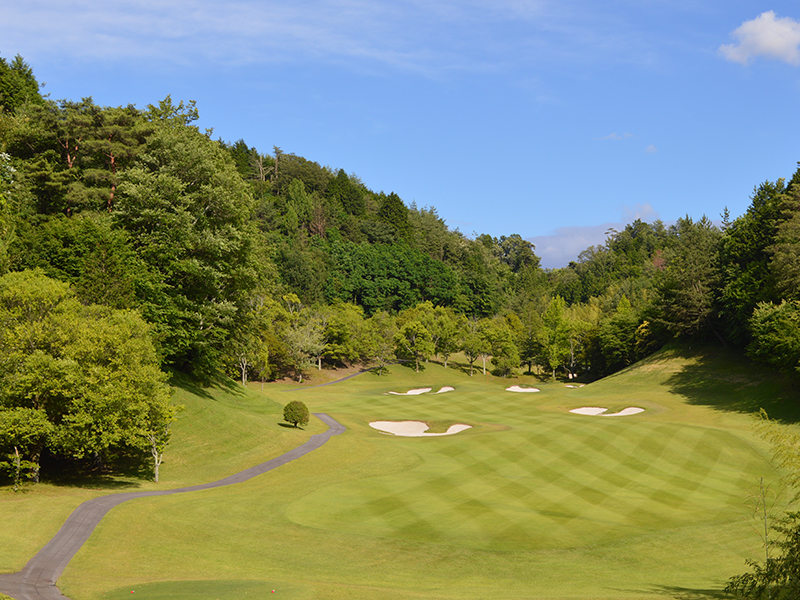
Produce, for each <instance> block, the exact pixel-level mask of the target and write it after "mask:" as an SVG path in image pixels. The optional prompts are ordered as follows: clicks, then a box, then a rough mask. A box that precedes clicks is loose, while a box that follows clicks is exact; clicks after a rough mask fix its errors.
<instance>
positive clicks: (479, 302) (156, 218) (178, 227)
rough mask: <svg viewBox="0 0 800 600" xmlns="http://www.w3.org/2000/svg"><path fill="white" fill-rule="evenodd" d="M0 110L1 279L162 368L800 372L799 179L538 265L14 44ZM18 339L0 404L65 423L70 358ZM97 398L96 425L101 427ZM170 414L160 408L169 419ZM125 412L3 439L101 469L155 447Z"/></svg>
mask: <svg viewBox="0 0 800 600" xmlns="http://www.w3.org/2000/svg"><path fill="white" fill-rule="evenodd" d="M0 107H2V109H1V110H0V275H3V277H4V278H5V277H12V279H11V280H9V283H7V284H4V285H8V286H11V287H12V288H13V287H14V286H17V285H19V284H18V281H17V280H14V279H13V277H23V276H24V277H27V278H29V279H28V281H36V282H38V283H36V286H40V287H42V289H46V288H47V286H53V285H56V284H58V285H65V286H67V287H66V288H64V289H66V290H68V291H65V292H63V294H66V296H64V297H65V298H68V301H67V300H65V302H67V305H69V306H72V307H73V308H74V310H75V311H77V313H76V314H78V313H79V315H78V316H75V317H74V318H76V319H84V318H89V319H90V320H91V318H90V317H88V316H87V314H84V313H81V311H86V310H89V309H90V308H91V311H95V312H97V313H98V314H99V312H102V311H107V314H108V315H123V314H124V315H127V316H126V317H125V318H126V319H134V318H136V319H140V320H141V323H142V325H141V327H140V329H139V331H141V332H142V333H141V338H142V340H144V339H147V340H149V341H148V342H147V343H149V344H150V345H151V347H152V350H148V352H152V355H150V354H148V357H149V358H147V361H155V362H154V363H153V364H156V365H158V366H160V369H161V370H158V369H157V370H158V372H162V371H163V370H168V369H169V370H172V371H174V372H183V373H186V374H188V375H189V376H191V377H194V378H195V379H197V380H199V381H205V382H208V381H211V380H213V379H215V378H217V377H219V376H220V375H227V376H233V377H236V378H237V379H239V380H241V381H242V383H246V382H247V381H248V380H249V379H260V380H262V381H264V380H271V379H276V378H281V377H293V378H295V379H298V380H302V378H303V377H305V376H307V375H308V374H309V373H310V372H312V371H313V370H314V369H321V368H325V367H332V366H342V365H352V364H363V365H374V366H378V367H381V366H384V365H386V364H387V363H388V362H390V361H393V360H398V359H400V360H405V361H409V362H408V364H413V365H414V368H421V367H422V366H424V363H425V361H426V360H431V359H435V360H439V361H441V362H442V363H443V364H445V365H447V364H448V362H449V361H450V360H451V357H453V356H454V355H459V357H463V360H464V361H465V365H466V367H467V368H468V369H469V371H470V372H474V370H475V369H476V368H479V369H481V371H482V372H483V371H484V370H485V369H487V366H488V369H491V370H492V371H493V372H494V373H495V374H497V375H505V376H508V375H513V374H514V373H516V372H518V370H519V369H520V368H525V369H527V370H528V371H533V370H537V371H538V372H541V373H546V374H547V375H548V376H550V377H556V376H559V375H561V376H565V377H582V378H585V379H587V380H591V379H596V378H599V377H602V376H605V375H608V374H610V373H613V372H615V371H618V370H620V369H622V368H624V367H626V366H628V365H630V364H632V363H633V362H635V361H637V360H639V359H640V358H642V357H644V356H647V355H648V354H650V353H652V352H654V351H655V350H657V349H658V348H660V347H661V346H663V345H664V344H666V343H668V342H670V341H671V340H674V339H691V340H706V339H707V340H713V341H716V342H717V343H721V344H725V345H727V346H731V347H734V348H737V349H739V350H741V351H742V352H746V353H747V354H748V355H749V356H751V357H752V358H753V359H754V360H756V361H761V362H764V363H768V364H771V365H773V366H775V367H778V368H781V369H784V370H787V371H790V372H795V373H796V371H797V369H798V365H800V324H799V323H800V297H798V294H800V258H798V257H799V256H800V253H798V243H800V216H798V215H799V214H800V187H798V185H800V171H798V172H797V173H795V174H794V175H793V176H792V177H791V178H790V179H789V180H788V182H787V181H786V180H785V179H777V180H776V181H775V182H770V181H766V182H764V183H762V184H760V185H758V186H757V187H756V188H755V190H754V192H753V195H752V198H751V204H750V206H749V208H748V210H747V212H746V213H745V214H743V215H741V216H739V217H737V218H735V219H732V220H731V218H730V216H729V215H728V213H727V210H724V212H723V215H722V221H721V224H720V225H719V226H718V225H715V224H714V223H713V222H712V221H711V220H710V219H708V218H707V217H705V216H703V217H701V218H700V219H693V218H691V217H689V216H688V215H687V216H686V217H684V218H681V219H678V221H677V222H675V223H674V224H671V225H665V224H664V223H661V222H659V221H656V222H654V223H645V222H642V221H639V220H637V221H634V222H633V223H630V224H628V225H626V226H625V227H624V228H623V229H622V230H621V231H609V232H608V235H607V239H606V241H605V243H604V244H602V245H598V246H593V247H590V248H587V249H586V250H585V251H583V252H582V253H581V254H580V255H579V256H578V257H577V259H576V260H575V261H573V262H571V263H570V264H569V265H568V266H567V267H565V268H561V269H542V267H541V265H540V261H539V258H538V257H537V256H536V254H535V248H534V247H533V245H532V244H530V243H529V242H527V241H526V240H524V239H523V238H522V237H521V236H520V235H518V234H511V235H508V236H500V237H492V236H489V235H486V234H478V233H473V234H471V235H465V234H464V233H462V232H460V231H459V230H458V229H455V230H453V229H450V228H449V227H447V225H446V224H445V222H444V220H443V219H442V218H441V217H440V216H439V215H438V213H437V211H436V209H435V208H432V207H417V206H416V205H415V204H413V203H412V204H410V205H406V203H404V202H403V200H402V199H401V198H400V197H399V196H398V195H397V194H395V193H393V192H390V193H388V194H387V193H385V192H383V191H379V192H376V191H373V190H371V189H370V188H369V187H367V185H366V184H365V183H364V182H363V181H361V179H360V178H359V177H358V176H357V175H355V174H352V173H350V174H348V173H347V172H346V171H345V170H344V169H341V168H339V169H334V168H331V167H327V166H321V165H319V164H318V163H316V162H314V161H311V160H308V159H306V158H304V157H302V156H297V155H295V154H291V153H286V152H284V151H282V150H281V149H280V148H279V147H277V146H273V148H272V150H271V151H269V152H264V151H263V150H258V149H256V148H255V147H252V146H249V145H248V144H247V143H246V142H245V141H244V140H243V139H240V140H238V141H235V142H227V141H224V140H220V139H217V140H215V139H213V132H212V131H200V129H199V128H198V127H197V126H196V125H195V122H196V121H197V119H198V116H199V115H198V110H197V107H196V106H195V104H194V102H183V101H180V102H177V103H176V102H174V101H173V100H172V98H171V97H169V96H167V97H166V98H165V99H163V100H161V101H158V102H156V103H155V104H150V105H147V106H146V107H144V108H137V107H135V106H133V105H128V106H119V107H104V106H98V105H96V104H95V103H94V102H93V101H92V99H91V98H90V97H87V98H83V99H81V100H80V101H72V100H51V99H49V98H47V97H45V96H42V94H41V91H40V89H39V84H38V82H37V80H36V78H35V76H34V74H33V72H32V70H31V68H30V67H29V66H28V65H27V64H26V63H25V61H24V60H23V59H22V58H21V57H19V56H17V57H16V58H15V59H13V60H12V61H6V60H5V59H2V58H0ZM4 280H5V279H4ZM15 281H17V283H15ZM52 282H55V283H52ZM30 285H33V284H30ZM34 287H35V286H34ZM9 293H10V292H9ZM9 302H11V301H9ZM14 302H16V300H15V301H13V302H11V304H8V305H7V306H6V305H3V306H2V307H0V310H3V311H5V312H3V313H2V315H3V316H2V318H3V319H6V320H8V323H12V325H13V327H12V325H9V326H8V327H11V328H12V329H13V328H23V329H24V327H31V328H34V329H35V328H36V327H38V325H36V324H35V320H34V321H31V322H28V324H27V325H23V324H24V323H26V321H25V319H27V318H28V317H27V316H25V317H24V318H23V317H22V316H20V315H21V314H22V313H19V312H15V311H19V307H18V306H17V305H16V304H14ZM65 306H66V305H65ZM79 306H80V307H84V308H80V309H78V308H77V307H79ZM70 310H72V309H70ZM91 311H90V312H91ZM98 311H99V312H98ZM109 311H110V312H109ZM114 311H117V312H114ZM23 313H24V314H25V315H27V314H28V313H27V312H25V311H23ZM53 314H54V315H55V314H60V313H53ZM93 314H94V313H93ZM104 314H105V313H104ZM48 318H49V317H48ZM52 318H55V317H52ZM109 318H111V317H109ZM21 319H22V320H21ZM114 319H122V317H120V316H115V317H114ZM112 320H113V319H112ZM115 322H116V321H115ZM109 327H110V326H109ZM7 330H8V331H10V329H7V328H6V327H4V332H5V331H7ZM109 331H110V330H109ZM20 335H21V334H20ZM26 335H27V334H26ZM109 335H110V336H111V338H110V339H112V340H113V339H114V337H113V335H112V334H111V333H109ZM64 343H65V344H66V342H64ZM98 343H99V342H98ZM113 343H118V342H107V343H106V346H104V347H109V346H108V344H113ZM143 343H144V342H143ZM20 344H21V342H19V340H17V339H16V338H14V337H13V336H11V335H7V334H5V333H4V334H3V335H2V337H0V361H1V362H2V365H3V369H4V372H6V373H14V375H13V377H16V378H18V380H19V381H21V380H23V379H24V380H26V381H28V382H29V383H28V384H26V385H28V387H24V386H22V387H20V385H18V383H14V384H13V385H11V384H8V385H3V387H2V389H0V417H2V419H6V420H8V419H12V418H13V419H16V418H17V417H19V418H20V419H22V418H23V417H22V416H21V415H23V413H21V412H15V413H14V416H9V415H11V413H12V412H13V411H20V410H23V409H24V410H28V411H39V412H37V413H36V414H35V415H34V413H30V414H28V413H26V414H28V416H27V417H25V418H26V419H27V418H28V417H30V419H29V421H30V423H31V426H30V428H31V431H37V429H36V427H38V426H34V425H33V423H34V422H39V421H35V419H40V421H41V424H43V423H44V421H42V420H41V417H46V420H47V422H48V423H50V425H52V426H53V427H57V426H58V427H60V426H61V425H62V424H63V423H64V422H65V416H64V415H68V414H70V413H69V410H72V409H69V408H64V407H67V406H68V405H69V404H70V402H72V400H68V399H67V398H74V397H77V396H75V394H73V395H72V396H69V395H61V396H58V395H56V396H52V397H54V398H55V397H58V398H60V400H58V402H57V404H58V405H59V406H61V407H62V408H63V410H65V411H67V412H60V413H59V412H58V411H54V410H50V411H49V412H48V409H47V408H46V407H45V405H44V404H37V402H39V401H38V400H36V398H37V397H38V398H43V397H45V396H46V395H47V394H51V393H54V392H51V391H50V392H48V391H47V390H46V389H45V387H46V385H49V384H46V383H45V380H52V378H53V377H55V375H53V374H54V373H56V374H57V373H62V375H60V377H66V374H65V373H66V371H64V370H62V371H59V370H58V369H55V367H53V369H55V370H51V371H49V373H50V376H49V377H42V374H43V373H48V371H47V370H46V369H47V368H50V367H46V366H45V365H44V363H41V362H36V361H35V360H33V359H30V360H29V359H28V358H26V359H25V360H22V358H21V357H27V356H28V355H30V356H33V355H34V354H35V353H36V352H39V351H41V352H43V353H45V354H48V353H50V354H49V355H50V356H51V357H53V360H55V361H56V362H57V361H60V360H62V358H64V357H66V356H71V355H69V352H71V351H69V352H68V351H67V350H65V349H60V350H58V349H57V347H56V346H53V345H52V344H51V342H49V341H42V340H40V341H38V342H36V343H34V344H33V345H29V346H24V344H23V345H20ZM25 348H28V350H25ZM26 353H27V354H26ZM36 356H39V355H38V354H36ZM82 356H83V355H82ZM65 360H66V359H65ZM70 360H72V359H70ZM81 360H89V359H88V358H86V359H84V358H82V359H81ZM142 360H145V359H144V358H143V359H142ZM48 364H50V366H51V367H52V365H54V364H55V363H48ZM65 364H66V363H65ZM87 364H88V363H87ZM147 364H151V362H148V363H147ZM120 368H121V367H120ZM7 376H11V375H7ZM152 377H153V379H152V381H151V382H150V384H149V385H151V388H150V389H151V392H152V393H151V395H150V396H149V398H150V400H148V402H150V401H152V403H154V404H153V405H154V406H155V405H158V406H160V404H159V403H160V402H161V400H156V398H161V397H162V392H156V391H154V390H160V389H161V388H160V387H159V386H162V385H166V384H165V383H164V382H165V379H163V378H161V379H159V377H161V376H160V375H157V374H155V373H153V375H152ZM15 381H17V380H15ZM64 385H65V386H66V384H64ZM70 385H73V384H70ZM75 385H77V384H75ZM81 385H82V386H89V383H88V382H84V383H82V384H81ZM143 385H144V384H143ZM37 386H39V387H37ZM74 389H75V390H77V389H78V388H74ZM87 389H88V388H87ZM76 393H77V392H76ZM126 393H128V392H126ZM130 393H131V394H132V393H133V392H130ZM123 404H124V402H123ZM86 406H89V405H88V404H87V405H86ZM59 410H61V409H59ZM87 410H88V409H87ZM97 410H99V408H92V409H91V411H89V412H87V413H86V415H87V416H85V419H86V420H87V423H88V422H90V421H92V420H93V419H95V420H96V421H95V422H96V423H97V424H100V423H103V420H102V417H101V416H100V414H99V413H95V412H92V411H97ZM92 415H95V416H92ZM164 415H166V416H163V415H162V417H160V419H161V421H158V419H156V421H158V422H159V423H162V424H163V423H168V421H169V420H170V418H171V417H170V413H169V411H167V412H166V413H164ZM70 418H71V417H70ZM137 419H138V417H137ZM137 419H132V420H131V421H130V423H131V427H132V428H133V429H131V431H139V432H140V433H139V434H137V435H139V436H140V437H138V438H136V440H135V441H134V438H132V437H130V436H129V437H125V435H127V434H125V435H123V434H121V433H120V437H119V438H118V439H117V440H116V441H113V442H109V443H107V444H105V443H104V444H98V443H95V442H92V443H89V442H86V443H84V442H80V443H78V442H76V444H75V445H70V444H67V443H66V442H64V441H63V440H65V439H66V437H64V436H65V435H66V434H64V435H61V434H56V433H53V432H52V431H51V430H50V429H48V427H50V426H49V425H48V426H44V425H42V427H44V429H43V430H42V431H44V430H46V432H45V433H42V434H41V435H40V436H39V437H38V438H36V435H34V436H33V437H34V438H36V439H38V440H39V441H38V442H36V443H34V442H31V443H30V444H27V445H25V444H22V442H21V441H20V440H22V436H23V434H22V433H19V431H22V430H23V429H24V427H22V426H20V427H17V426H15V427H17V428H16V429H13V428H12V427H11V426H10V425H4V426H3V427H2V428H0V431H1V432H4V433H3V434H2V435H3V437H0V452H2V453H3V456H7V455H10V454H13V448H14V447H16V448H17V451H19V448H20V447H24V448H27V449H28V450H26V452H27V455H26V457H25V460H27V461H28V462H30V463H32V462H36V461H33V460H31V459H32V457H34V456H35V455H36V452H37V450H36V448H40V449H41V448H44V447H45V446H42V440H45V439H46V440H50V442H48V444H49V446H48V447H49V451H50V452H51V453H53V454H54V455H55V454H58V455H63V456H72V457H76V456H93V457H95V459H96V460H105V461H106V462H107V463H108V462H109V461H111V462H113V457H114V456H115V455H116V454H115V453H122V454H125V452H128V451H131V452H132V451H133V450H132V449H135V448H139V451H141V452H144V451H145V450H146V444H145V443H144V441H143V440H145V439H146V436H145V435H144V433H142V432H144V431H145V430H146V429H147V427H146V426H145V425H142V423H144V421H141V420H138V421H137ZM23 420H24V419H23ZM67 420H69V419H67ZM3 422H5V421H3ZM15 422H16V421H15ZM134 422H135V423H137V424H136V425H135V426H134V425H133V423H134ZM154 422H155V421H154ZM159 426H160V425H159ZM104 427H105V425H104ZM40 429H41V428H40ZM11 431H17V433H8V432H11ZM53 431H54V430H53ZM25 435H27V434H25ZM37 435H38V434H37ZM70 435H72V434H70ZM41 436H44V437H41ZM26 439H27V438H26ZM74 439H76V440H77V439H79V436H78V437H75V438H74ZM87 439H88V438H87ZM123 440H126V441H124V442H123ZM37 444H38V445H37ZM151 450H152V448H151ZM23 454H24V452H23ZM15 460H16V459H15ZM19 460H22V458H20V459H19ZM5 462H6V464H12V463H13V462H14V461H13V460H11V462H9V461H5ZM12 466H13V465H12ZM9 469H11V470H13V468H12V467H9Z"/></svg>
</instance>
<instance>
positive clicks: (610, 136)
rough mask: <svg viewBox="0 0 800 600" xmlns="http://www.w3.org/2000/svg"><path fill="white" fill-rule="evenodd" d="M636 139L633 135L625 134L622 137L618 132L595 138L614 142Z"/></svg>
mask: <svg viewBox="0 0 800 600" xmlns="http://www.w3.org/2000/svg"><path fill="white" fill-rule="evenodd" d="M632 137H634V135H633V134H632V133H623V134H622V135H620V134H618V133H617V132H616V131H615V132H614V133H610V134H608V135H605V136H603V137H598V138H594V139H595V140H611V141H614V142H621V141H622V140H628V139H630V138H632Z"/></svg>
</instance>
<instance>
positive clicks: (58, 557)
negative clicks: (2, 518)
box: [0, 413, 345, 600]
mask: <svg viewBox="0 0 800 600" xmlns="http://www.w3.org/2000/svg"><path fill="white" fill-rule="evenodd" d="M314 416H315V417H317V418H319V419H320V420H321V421H322V422H323V423H325V424H326V425H327V426H328V430H327V431H325V432H324V433H318V434H316V435H312V436H311V437H310V438H309V439H308V441H307V442H306V443H305V444H303V445H301V446H298V447H297V448H294V449H293V450H289V452H286V453H285V454H282V455H281V456H278V457H276V458H273V459H272V460H268V461H267V462H264V463H261V464H260V465H256V466H255V467H251V468H249V469H245V470H244V471H240V472H239V473H236V474H234V475H231V476H229V477H225V478H224V479H220V480H219V481H212V482H211V483H204V484H201V485H193V486H191V487H184V488H178V489H174V490H163V491H161V490H158V491H150V492H127V493H122V494H109V495H107V496H101V497H99V498H93V499H91V500H87V501H86V502H84V503H83V504H81V505H80V506H78V508H76V509H75V510H74V511H73V513H72V514H71V515H70V516H69V518H68V519H67V520H66V521H65V522H64V525H62V526H61V529H59V530H58V533H56V535H55V536H54V537H53V539H51V540H50V541H49V542H48V543H47V544H46V545H45V546H44V548H42V549H41V550H39V552H38V553H37V554H36V556H34V557H33V558H32V559H30V560H29V561H28V564H26V565H25V566H24V567H23V569H22V570H21V571H19V572H17V573H9V574H0V593H2V594H6V595H8V596H11V597H12V598H16V600H69V598H67V596H65V595H64V594H62V593H61V590H59V589H58V587H56V581H58V578H59V577H61V574H62V573H63V572H64V569H65V568H66V566H67V564H69V561H70V560H72V557H73V556H75V553H76V552H77V551H78V550H80V548H81V546H83V544H84V542H85V541H86V540H87V539H89V536H90V535H91V534H92V532H93V531H94V529H95V527H97V524H98V523H99V522H100V520H101V519H102V518H103V517H104V516H105V514H106V513H107V512H108V511H109V510H111V509H112V508H114V507H115V506H117V505H118V504H122V503H123V502H126V501H128V500H132V499H134V498H144V497H146V496H169V495H170V494H182V493H185V492H196V491H199V490H209V489H211V488H216V487H222V486H224V485H232V484H234V483H241V482H243V481H247V480H248V479H252V478H253V477H256V476H258V475H261V474H263V473H266V472H267V471H271V470H272V469H276V468H278V467H281V466H283V465H285V464H286V463H288V462H291V461H293V460H295V459H296V458H300V457H301V456H304V455H306V454H308V453H309V452H311V451H312V450H316V449H317V448H319V447H320V446H322V444H324V443H325V442H327V441H328V440H329V439H330V438H331V436H334V435H339V434H340V433H342V432H344V431H345V427H344V425H341V424H340V423H338V422H337V421H336V420H335V419H333V417H331V416H329V415H327V414H325V413H314Z"/></svg>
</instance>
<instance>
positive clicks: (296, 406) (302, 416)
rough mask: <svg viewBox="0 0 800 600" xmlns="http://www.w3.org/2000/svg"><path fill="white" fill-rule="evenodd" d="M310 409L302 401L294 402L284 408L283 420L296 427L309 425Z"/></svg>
mask: <svg viewBox="0 0 800 600" xmlns="http://www.w3.org/2000/svg"><path fill="white" fill-rule="evenodd" d="M308 418H309V414H308V407H307V406H306V405H305V403H303V402H301V401H300V400H292V401H291V402H289V404H287V405H286V406H284V407H283V420H284V421H286V422H287V423H291V424H292V425H294V426H295V427H299V426H300V425H308Z"/></svg>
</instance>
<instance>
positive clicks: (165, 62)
mask: <svg viewBox="0 0 800 600" xmlns="http://www.w3.org/2000/svg"><path fill="white" fill-rule="evenodd" d="M799 47H800V6H798V5H797V3H796V2H783V1H781V2H772V3H771V4H764V3H760V2H751V1H747V0H738V1H737V0H731V1H727V2H722V1H714V2H703V1H698V0H692V1H685V0H663V1H662V0H630V1H628V0H617V1H613V0H611V1H607V2H597V1H588V0H558V1H551V0H533V1H526V0H491V1H489V0H460V1H457V0H425V1H422V0H394V1H392V2H386V1H383V0H328V1H322V0H301V1H295V2H286V1H284V2H274V1H272V0H262V1H255V0H241V1H239V2H228V1H219V0H213V1H212V0H198V1H194V2H184V1H177V0H127V1H124V2H114V3H100V2H96V1H95V0H91V1H89V0H78V1H67V2H64V1H63V0H62V1H60V2H56V1H55V0H26V1H25V2H24V3H23V2H13V3H12V2H4V3H2V5H0V55H2V56H3V57H5V58H7V59H8V58H12V57H13V56H14V55H15V54H21V55H22V56H23V57H24V58H25V59H26V61H27V62H28V63H29V64H30V65H31V66H32V67H33V69H34V73H35V74H36V76H37V78H38V79H39V81H40V82H46V87H45V88H44V91H45V92H47V93H49V94H50V97H51V98H53V99H60V98H68V99H74V100H77V99H79V98H81V97H84V96H92V97H93V98H94V100H95V102H97V103H98V104H102V105H120V104H129V103H132V104H135V105H137V106H139V107H144V106H146V105H147V104H150V103H156V102H157V101H158V100H160V99H163V98H164V97H165V96H166V95H167V94H171V95H172V98H173V99H174V100H176V101H177V100H180V99H183V100H196V101H197V106H198V108H199V110H200V126H201V128H209V127H213V129H214V134H213V135H214V137H215V138H216V137H221V138H223V139H225V140H228V141H235V140H237V139H239V138H243V139H244V140H245V141H246V142H247V143H248V145H250V146H255V147H256V148H258V149H259V150H260V151H262V152H271V150H272V147H273V146H279V147H280V148H281V149H282V150H283V151H284V152H292V153H295V154H298V155H302V156H305V157H306V158H308V159H311V160H315V161H317V162H319V163H320V164H322V165H328V166H330V167H332V168H334V169H339V168H344V169H345V170H346V171H347V172H348V173H355V174H357V175H358V176H359V177H360V178H361V179H362V180H363V182H364V183H365V184H366V185H367V186H368V187H370V188H371V189H373V190H375V191H381V190H383V191H385V192H387V193H388V192H391V191H394V192H396V193H398V194H399V195H400V197H401V198H403V200H404V201H405V202H406V203H407V204H410V203H411V202H416V204H417V205H418V206H433V207H436V209H437V210H438V213H439V215H440V216H441V217H442V218H444V219H445V220H446V222H447V223H448V225H449V226H450V227H451V228H458V229H460V230H461V231H462V232H463V233H465V234H467V235H472V234H473V232H476V233H489V234H491V235H493V236H500V235H509V234H512V233H518V234H520V235H522V237H524V238H526V239H529V240H531V241H533V242H534V243H535V244H536V250H537V254H539V255H540V256H541V257H542V262H543V264H544V265H545V266H547V267H558V266H564V265H565V264H566V263H567V262H568V261H569V260H573V259H575V258H576V256H577V254H578V253H579V252H580V251H581V250H583V249H585V248H586V247H588V246H589V245H592V244H598V243H602V242H603V241H604V239H605V231H606V230H607V229H608V228H609V227H616V228H620V227H621V226H623V225H624V224H625V223H626V222H630V221H631V220H633V219H635V218H642V219H643V220H646V221H652V220H654V219H661V220H663V221H665V222H671V221H674V220H675V219H677V218H678V217H681V216H684V215H687V214H688V215H690V216H691V217H694V218H700V217H701V216H702V215H704V214H705V215H707V216H709V217H710V218H712V219H718V218H719V214H720V213H721V212H722V210H723V209H724V207H726V206H727V207H728V208H729V210H730V212H731V215H732V216H738V215H740V214H742V213H743V212H744V211H745V210H746V208H747V206H748V204H749V198H750V195H751V194H752V191H753V188H754V186H756V185H757V184H759V183H760V182H762V181H765V180H775V179H777V178H779V177H786V178H788V177H791V175H792V174H793V173H794V171H795V168H796V163H797V161H798V160H800V135H798V133H800V127H798V125H800V110H799V109H798V99H799V98H800V50H798V48H799Z"/></svg>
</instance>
